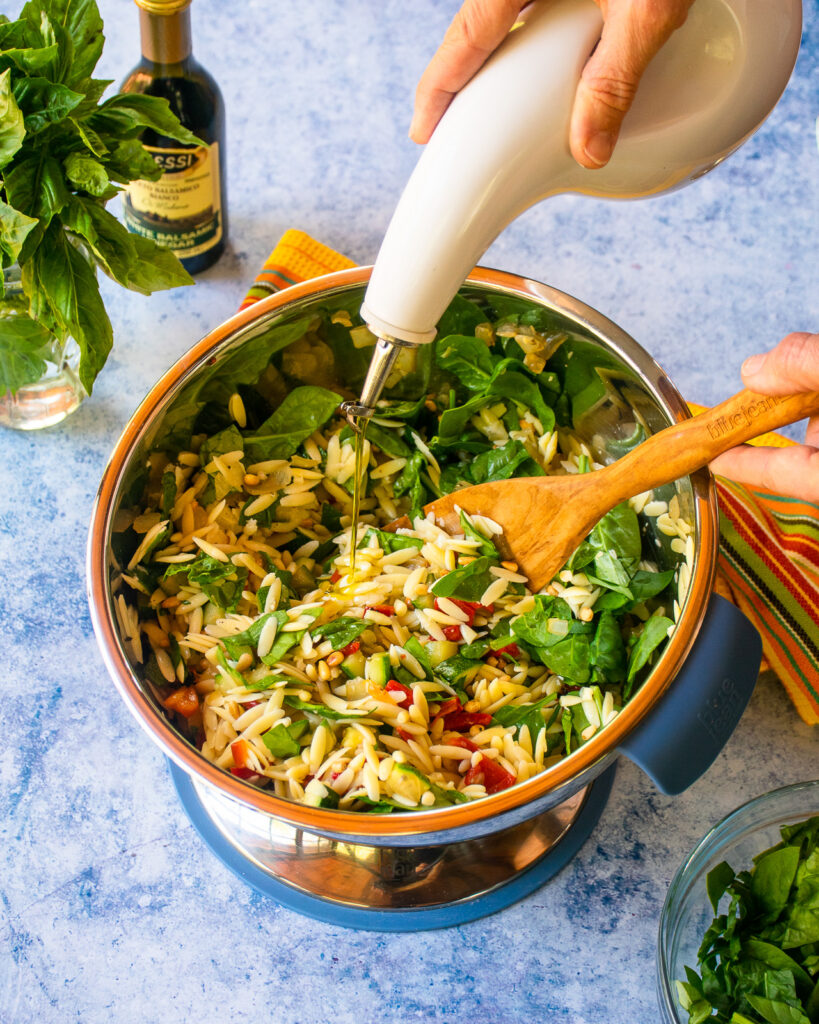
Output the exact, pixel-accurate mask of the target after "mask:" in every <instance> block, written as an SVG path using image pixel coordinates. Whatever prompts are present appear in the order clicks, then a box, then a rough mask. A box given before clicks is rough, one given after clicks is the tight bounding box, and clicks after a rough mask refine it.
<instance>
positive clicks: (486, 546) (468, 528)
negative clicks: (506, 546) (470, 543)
mask: <svg viewBox="0 0 819 1024" xmlns="http://www.w3.org/2000/svg"><path fill="white" fill-rule="evenodd" d="M460 519H461V529H462V530H463V532H464V536H465V537H468V538H469V539H470V540H476V541H477V542H478V544H479V545H480V546H479V547H478V550H479V551H480V552H481V553H482V554H484V555H488V556H489V557H490V558H492V559H495V560H496V561H497V560H499V557H500V556H499V555H498V549H497V548H496V547H495V545H494V544H493V543H492V541H491V540H489V538H488V537H485V536H484V535H483V534H482V533H481V532H480V530H477V529H476V528H475V527H474V526H473V525H472V523H470V522H469V520H468V519H467V518H466V515H465V514H464V513H463V512H461V515H460Z"/></svg>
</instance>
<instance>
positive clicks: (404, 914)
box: [168, 761, 614, 932]
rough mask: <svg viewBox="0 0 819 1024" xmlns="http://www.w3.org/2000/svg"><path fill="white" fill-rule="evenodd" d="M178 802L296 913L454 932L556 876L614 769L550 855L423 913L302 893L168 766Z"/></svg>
mask: <svg viewBox="0 0 819 1024" xmlns="http://www.w3.org/2000/svg"><path fill="white" fill-rule="evenodd" d="M168 765H169V769H170V773H171V778H172V780H173V783H174V786H175V787H176V791H177V793H178V795H179V799H180V801H181V802H182V807H183V808H184V810H185V813H186V814H187V815H188V817H189V818H190V821H191V824H192V825H193V827H194V828H195V829H196V831H197V832H198V833H199V835H200V836H201V837H202V839H203V840H204V842H205V845H206V846H207V847H208V849H209V850H210V851H211V853H213V854H214V855H215V856H216V857H217V858H218V859H219V860H220V861H221V862H222V863H223V864H224V865H225V867H227V868H229V869H230V870H231V871H232V872H233V873H234V874H235V875H236V876H237V877H238V878H241V879H242V881H243V882H246V883H247V884H248V885H249V886H251V887H252V888H253V889H255V890H256V891H257V892H259V893H261V894H262V895H263V896H267V897H268V898H269V899H272V900H274V901H275V902H276V903H278V904H280V905H281V906H283V907H286V908H287V909H288V910H293V911H295V912H296V913H297V914H303V915H305V916H306V917H312V918H314V919H315V920H317V921H323V922H325V923H326V924H332V925H338V926H341V927H344V928H359V929H363V930H367V931H383V932H413V931H425V930H429V929H437V928H451V927H453V926H454V925H459V924H466V923H467V922H468V921H475V920H477V919H478V918H480V917H486V916H487V915H489V914H494V913H497V912H498V911H499V910H504V909H505V908H506V907H509V906H511V905H512V904H513V903H517V902H518V901H519V900H522V899H523V898H524V897H525V896H529V895H530V894H531V893H533V892H535V890H536V889H539V888H540V887H541V886H542V885H544V884H545V883H546V882H548V881H549V879H550V878H553V877H554V876H555V875H556V874H557V873H558V871H560V870H561V869H562V868H563V867H565V865H566V864H568V863H569V861H570V860H571V859H572V857H574V855H575V854H576V853H577V852H578V851H579V850H580V848H581V846H582V845H583V844H584V843H585V841H586V840H587V839H588V837H589V835H590V834H591V832H592V830H593V829H594V826H595V825H596V824H597V822H598V820H599V818H600V815H601V814H602V813H603V808H604V807H605V806H606V802H607V800H608V798H609V794H610V792H611V787H612V782H613V781H614V765H612V766H611V767H610V768H608V769H606V771H605V772H603V774H602V775H600V776H599V777H598V778H597V779H595V781H594V782H592V783H590V785H589V791H588V795H587V797H586V800H585V802H584V804H583V806H582V808H581V809H580V812H579V813H578V815H577V818H576V819H575V820H574V822H573V823H572V826H571V828H570V829H569V830H568V831H567V833H566V834H565V835H564V836H563V838H562V839H561V840H560V841H559V842H558V843H556V844H555V845H554V846H553V847H552V848H551V849H550V850H549V851H548V852H547V853H545V854H544V855H543V856H542V857H540V858H539V859H538V860H537V861H535V863H534V864H532V865H531V866H530V867H528V868H526V870H524V871H522V872H521V873H520V874H519V875H515V876H514V877H513V878H511V879H510V880H509V881H508V882H506V883H505V884H503V885H501V886H498V887H497V888H496V889H493V890H491V891H490V892H488V893H485V894H483V895H481V896H475V897H473V898H471V899H467V900H460V901H458V902H457V903H449V904H441V905H439V906H434V907H425V908H423V909H421V908H419V909H401V910H375V909H372V910H370V909H368V908H365V907H351V906H344V905H341V904H337V903H333V902H330V901H328V900H324V899H321V898H320V897H317V896H311V895H310V894H309V893H305V892H300V891H299V890H297V889H294V888H293V887H292V886H291V885H288V884H287V883H286V882H282V881H279V880H278V879H276V878H274V877H273V876H271V875H269V874H268V873H267V872H266V871H263V870H262V869H261V868H259V867H257V866H256V865H255V864H253V863H252V862H251V861H249V860H248V859H247V858H246V857H244V856H242V854H241V853H240V852H239V851H238V850H237V849H236V848H235V847H234V846H233V845H232V844H231V843H230V842H228V840H227V839H225V837H224V835H222V833H221V832H220V831H219V829H218V828H217V826H216V825H215V824H214V822H213V820H212V819H211V818H210V817H209V815H208V814H207V812H206V811H205V810H204V808H203V806H202V803H201V801H200V800H199V797H198V796H197V793H196V790H195V789H194V787H193V783H192V782H191V780H190V778H189V777H188V775H187V774H186V773H185V772H183V771H182V769H181V768H179V767H177V766H176V765H175V764H173V763H172V762H170V761H169V762H168Z"/></svg>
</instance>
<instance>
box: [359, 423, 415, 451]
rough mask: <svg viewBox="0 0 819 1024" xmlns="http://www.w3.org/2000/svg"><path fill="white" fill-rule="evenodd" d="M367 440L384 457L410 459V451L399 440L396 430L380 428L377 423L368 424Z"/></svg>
mask: <svg viewBox="0 0 819 1024" xmlns="http://www.w3.org/2000/svg"><path fill="white" fill-rule="evenodd" d="M367 440H368V441H369V442H370V443H371V444H373V445H375V447H376V448H380V449H381V451H382V452H384V454H385V455H391V456H392V457H393V458H394V459H409V458H411V457H412V454H413V453H412V450H411V449H410V448H409V447H408V446H407V445H406V444H405V443H404V441H402V440H401V437H400V436H399V434H398V431H397V430H393V429H391V428H389V427H382V426H381V425H380V424H378V423H368V424H367Z"/></svg>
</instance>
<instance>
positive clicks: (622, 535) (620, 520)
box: [589, 502, 642, 569]
mask: <svg viewBox="0 0 819 1024" xmlns="http://www.w3.org/2000/svg"><path fill="white" fill-rule="evenodd" d="M589 543H590V544H592V546H593V547H595V548H597V549H598V551H607V552H613V553H614V554H615V555H617V556H618V557H619V558H620V559H621V561H622V562H623V563H624V565H625V566H626V567H627V568H629V569H630V568H633V567H635V566H636V564H637V562H639V560H640V555H641V553H642V540H641V537H640V523H639V520H638V518H637V513H636V512H635V511H634V509H633V508H631V506H630V505H629V504H628V503H627V502H623V503H622V504H620V505H616V506H615V507H614V508H613V509H612V510H611V512H608V513H606V515H605V516H603V518H602V519H601V520H600V522H599V523H598V524H597V525H596V526H595V527H594V529H593V530H592V532H591V534H590V535H589Z"/></svg>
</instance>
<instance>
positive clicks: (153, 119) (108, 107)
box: [89, 92, 203, 146]
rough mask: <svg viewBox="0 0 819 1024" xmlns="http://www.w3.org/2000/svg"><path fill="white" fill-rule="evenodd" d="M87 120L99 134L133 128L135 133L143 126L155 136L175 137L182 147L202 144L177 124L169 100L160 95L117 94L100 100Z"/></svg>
mask: <svg viewBox="0 0 819 1024" xmlns="http://www.w3.org/2000/svg"><path fill="white" fill-rule="evenodd" d="M89 122H90V124H91V127H92V128H94V129H95V131H97V132H99V133H100V134H103V133H105V132H112V133H114V134H117V135H119V134H125V133H127V132H129V131H132V132H133V133H134V135H138V134H140V133H141V131H142V129H143V128H152V129H153V130H154V131H155V132H156V133H157V135H162V136H163V137H165V138H168V139H175V140H176V141H177V142H181V143H182V144H183V145H185V146H201V145H203V142H202V140H201V139H199V138H198V137H197V136H196V135H194V134H193V132H191V131H188V129H187V128H185V127H183V126H182V125H181V124H180V123H179V120H178V118H177V117H176V115H175V114H174V113H173V112H172V111H171V108H170V104H169V103H168V101H167V100H166V99H162V98H160V97H159V96H146V95H145V94H144V93H136V92H131V93H119V94H117V95H116V96H112V97H111V99H109V100H106V101H105V102H104V103H101V104H100V106H99V108H98V109H97V111H96V112H95V113H94V114H93V115H92V116H91V117H90V118H89Z"/></svg>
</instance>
